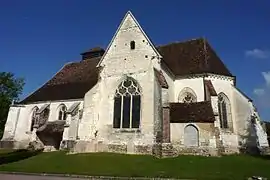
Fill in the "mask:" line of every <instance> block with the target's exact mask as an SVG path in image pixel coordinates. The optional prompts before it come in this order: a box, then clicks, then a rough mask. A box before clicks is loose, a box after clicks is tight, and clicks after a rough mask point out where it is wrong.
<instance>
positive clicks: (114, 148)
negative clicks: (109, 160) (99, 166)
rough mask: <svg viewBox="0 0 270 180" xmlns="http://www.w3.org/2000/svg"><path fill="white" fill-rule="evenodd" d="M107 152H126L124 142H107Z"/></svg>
mask: <svg viewBox="0 0 270 180" xmlns="http://www.w3.org/2000/svg"><path fill="white" fill-rule="evenodd" d="M108 152H115V153H127V145H126V144H108Z"/></svg>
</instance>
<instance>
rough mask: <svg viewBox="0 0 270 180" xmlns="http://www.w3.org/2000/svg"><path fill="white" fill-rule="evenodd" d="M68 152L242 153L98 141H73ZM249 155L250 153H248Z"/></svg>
mask: <svg viewBox="0 0 270 180" xmlns="http://www.w3.org/2000/svg"><path fill="white" fill-rule="evenodd" d="M70 144H71V145H70V146H67V147H70V148H69V149H68V150H70V151H71V152H75V153H84V152H113V153H122V154H147V155H154V156H156V157H176V156H179V155H200V156H220V155H229V154H239V153H245V152H242V151H241V150H240V149H239V148H238V147H219V148H213V147H207V146H200V147H185V146H183V145H180V144H173V143H160V144H158V143H157V144H154V145H132V146H129V145H127V144H117V143H114V144H106V143H103V142H97V141H72V142H70ZM261 152H262V153H261V154H269V153H270V148H264V149H261ZM246 153H248V152H246Z"/></svg>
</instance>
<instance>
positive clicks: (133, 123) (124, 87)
mask: <svg viewBox="0 0 270 180" xmlns="http://www.w3.org/2000/svg"><path fill="white" fill-rule="evenodd" d="M140 112H141V92H140V88H139V86H138V84H137V83H136V82H135V81H134V80H133V79H131V78H127V79H126V80H124V81H123V82H121V83H120V85H119V86H118V88H117V90H116V92H115V96H114V119H113V127H114V128H139V126H140V117H141V115H140Z"/></svg>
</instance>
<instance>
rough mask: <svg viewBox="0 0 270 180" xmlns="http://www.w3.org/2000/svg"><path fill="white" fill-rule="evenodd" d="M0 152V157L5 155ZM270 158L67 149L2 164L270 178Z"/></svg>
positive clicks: (98, 172)
mask: <svg viewBox="0 0 270 180" xmlns="http://www.w3.org/2000/svg"><path fill="white" fill-rule="evenodd" d="M3 156H4V155H3V153H2V154H0V159H1V158H2V157H3ZM269 167H270V159H267V158H262V157H252V156H244V155H239V156H236V155H235V156H223V157H200V156H179V157H176V158H165V159H158V158H155V157H152V156H144V155H122V154H112V153H89V154H73V155H66V153H65V152H61V151H58V152H48V153H40V154H37V155H36V154H34V156H32V157H29V158H27V159H23V160H19V159H18V161H17V162H13V163H7V164H2V165H0V171H16V172H33V173H45V172H46V173H60V174H82V175H93V176H125V177H130V176H135V177H175V178H190V179H207V180H210V179H220V180H221V179H237V180H238V179H246V178H247V177H250V176H253V175H258V176H263V177H268V178H270V170H269Z"/></svg>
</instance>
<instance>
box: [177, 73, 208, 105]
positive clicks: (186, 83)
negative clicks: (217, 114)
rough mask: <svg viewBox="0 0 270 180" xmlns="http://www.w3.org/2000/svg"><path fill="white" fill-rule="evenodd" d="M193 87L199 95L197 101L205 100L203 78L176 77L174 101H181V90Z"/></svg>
mask: <svg viewBox="0 0 270 180" xmlns="http://www.w3.org/2000/svg"><path fill="white" fill-rule="evenodd" d="M185 87H188V88H191V89H192V90H193V91H194V92H195V94H196V97H197V102H200V101H204V84H203V78H187V79H176V80H175V81H174V92H175V94H174V100H173V101H172V102H179V101H178V97H179V94H180V92H181V91H182V90H183V89H184V88H185Z"/></svg>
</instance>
